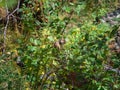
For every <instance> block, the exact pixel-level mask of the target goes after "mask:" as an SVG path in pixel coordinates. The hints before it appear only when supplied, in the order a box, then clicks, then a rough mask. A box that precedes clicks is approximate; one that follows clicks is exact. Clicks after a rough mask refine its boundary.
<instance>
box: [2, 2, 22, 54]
mask: <svg viewBox="0 0 120 90" xmlns="http://www.w3.org/2000/svg"><path fill="white" fill-rule="evenodd" d="M6 2H7V0H6ZM19 6H20V0H18V4H17V8H16V9H15V10H13V12H11V13H10V14H9V10H8V6H7V3H6V6H5V7H6V11H7V17H6V25H5V27H4V42H3V46H4V49H3V54H4V53H5V47H6V39H7V38H6V33H7V28H8V24H9V20H10V16H12V17H13V16H14V15H13V14H14V13H15V12H16V11H17V10H19Z"/></svg>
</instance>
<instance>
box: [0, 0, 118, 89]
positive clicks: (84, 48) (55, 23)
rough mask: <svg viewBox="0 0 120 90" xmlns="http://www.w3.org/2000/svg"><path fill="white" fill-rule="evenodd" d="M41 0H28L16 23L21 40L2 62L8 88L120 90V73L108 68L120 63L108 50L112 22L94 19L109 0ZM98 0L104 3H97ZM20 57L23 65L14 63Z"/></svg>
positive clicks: (0, 75) (100, 14)
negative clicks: (8, 59) (95, 21)
mask: <svg viewBox="0 0 120 90" xmlns="http://www.w3.org/2000/svg"><path fill="white" fill-rule="evenodd" d="M110 1H111V0H110ZM40 2H42V3H43V4H42V5H43V6H39V5H38V3H36V2H35V1H34V0H33V1H31V0H25V3H23V5H22V8H20V10H19V12H20V13H21V16H20V18H21V21H20V23H18V26H19V24H21V23H22V24H21V27H23V28H20V27H19V28H18V29H20V30H19V31H20V32H21V35H20V36H17V40H16V43H17V45H16V43H11V44H13V45H14V48H12V49H11V48H9V49H8V51H11V54H12V55H11V57H10V59H11V61H10V62H7V63H6V62H5V66H4V65H2V64H1V71H2V72H1V73H0V78H1V79H0V82H1V84H0V85H1V86H2V85H3V84H4V85H3V86H5V85H7V87H8V86H9V84H8V83H11V84H12V85H10V86H9V87H10V89H11V88H12V89H14V88H15V89H18V88H22V90H25V89H28V88H29V89H31V90H48V89H50V90H51V89H54V90H66V89H70V90H71V89H75V90H109V89H111V90H119V89H120V80H119V79H120V78H119V75H118V74H117V73H115V72H112V71H109V70H108V71H107V70H105V69H104V68H105V65H106V64H109V63H108V61H110V62H112V66H113V67H114V68H119V64H120V62H119V57H118V56H117V55H115V54H112V53H111V52H110V50H109V48H108V44H107V43H108V42H109V41H110V39H111V37H113V35H112V28H110V25H107V24H105V23H103V24H102V23H101V24H98V25H95V24H94V23H93V21H94V19H95V17H96V16H102V15H104V14H105V12H106V11H107V10H108V9H106V7H105V6H104V5H102V4H101V3H102V2H104V3H105V0H102V1H101V2H99V0H97V1H95V0H85V1H82V0H81V1H79V0H77V1H76V2H74V0H73V1H72V0H71V2H70V1H65V2H64V3H63V0H59V1H57V0H50V1H49V0H46V1H44V0H43V1H39V3H40ZM26 3H27V4H28V5H26ZM37 5H38V6H37ZM97 5H100V7H98V8H96V6H97ZM94 6H95V7H94ZM73 8H74V9H73ZM86 11H87V12H86ZM45 18H47V22H46V21H45V20H46V19H45ZM21 29H22V30H21ZM113 31H114V30H113ZM11 32H12V31H11ZM14 34H15V33H14V32H12V34H9V36H13V35H14ZM15 39H16V38H14V40H15ZM61 40H63V41H64V42H63V43H62V42H61ZM17 57H20V58H21V62H23V63H24V65H25V66H24V68H22V67H18V66H15V65H16V64H15V65H14V64H13V63H15V62H16V58H17ZM1 61H2V60H1ZM11 62H12V63H11ZM7 65H8V67H7V68H8V69H7V68H6V66H7ZM110 65H111V64H110ZM16 69H19V70H18V72H17V71H16ZM10 72H12V73H10ZM6 73H7V74H9V75H7V74H6ZM5 74H6V75H7V76H4V75H5ZM6 77H7V78H6ZM23 77H24V79H25V80H23ZM18 80H19V81H18ZM4 81H5V82H4ZM16 82H19V83H16ZM21 82H25V83H29V85H26V84H25V83H21ZM14 85H15V86H16V87H15V86H14ZM19 85H20V86H19ZM22 86H23V87H22ZM1 88H2V89H3V88H5V87H1Z"/></svg>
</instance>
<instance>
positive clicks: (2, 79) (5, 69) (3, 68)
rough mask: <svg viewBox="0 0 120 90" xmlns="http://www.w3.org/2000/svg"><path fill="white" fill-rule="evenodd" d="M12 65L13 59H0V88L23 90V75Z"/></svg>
mask: <svg viewBox="0 0 120 90" xmlns="http://www.w3.org/2000/svg"><path fill="white" fill-rule="evenodd" d="M13 65H14V64H13V61H5V60H4V59H1V60H0V90H16V89H18V90H20V89H22V90H25V88H26V87H25V82H26V80H25V77H24V76H21V75H20V74H19V73H18V69H17V67H14V66H13Z"/></svg>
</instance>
